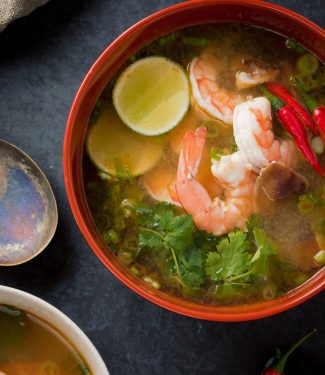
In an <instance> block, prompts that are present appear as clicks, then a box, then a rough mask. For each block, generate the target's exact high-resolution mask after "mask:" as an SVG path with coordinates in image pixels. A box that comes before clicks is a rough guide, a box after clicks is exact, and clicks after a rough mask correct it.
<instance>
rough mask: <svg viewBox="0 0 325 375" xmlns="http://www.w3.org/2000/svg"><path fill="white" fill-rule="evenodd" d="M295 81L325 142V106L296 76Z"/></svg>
mask: <svg viewBox="0 0 325 375" xmlns="http://www.w3.org/2000/svg"><path fill="white" fill-rule="evenodd" d="M292 81H293V83H294V84H295V85H296V86H297V87H298V89H299V91H300V93H301V96H302V97H303V99H304V101H305V103H306V105H307V108H308V109H309V111H310V112H311V114H312V117H313V120H314V121H315V124H316V125H317V126H318V129H319V130H320V133H321V135H322V138H323V141H324V143H325V106H324V105H320V104H319V103H318V102H317V101H316V100H315V99H314V98H313V97H311V96H310V95H309V94H307V92H306V90H305V87H304V85H303V84H302V83H301V82H300V81H298V80H297V79H296V78H293V79H292Z"/></svg>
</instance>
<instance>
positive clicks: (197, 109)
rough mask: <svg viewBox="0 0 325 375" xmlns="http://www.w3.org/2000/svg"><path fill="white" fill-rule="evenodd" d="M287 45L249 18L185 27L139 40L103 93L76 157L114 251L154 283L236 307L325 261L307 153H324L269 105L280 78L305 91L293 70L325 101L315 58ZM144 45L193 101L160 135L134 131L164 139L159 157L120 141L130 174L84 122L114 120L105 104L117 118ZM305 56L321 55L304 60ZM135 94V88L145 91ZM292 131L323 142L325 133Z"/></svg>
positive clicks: (324, 214)
mask: <svg viewBox="0 0 325 375" xmlns="http://www.w3.org/2000/svg"><path fill="white" fill-rule="evenodd" d="M295 46H297V45H296V44H295V43H294V41H290V43H286V39H285V38H283V37H282V36H280V35H277V34H274V33H272V32H270V31H266V30H263V29H260V28H254V27H251V26H247V25H241V24H223V25H218V24H216V25H213V24H211V25H210V24H209V25H202V26H193V27H190V28H186V29H183V30H180V31H177V32H174V33H172V34H168V35H166V36H163V37H161V38H159V39H158V40H156V41H154V42H152V43H151V44H149V45H147V46H146V47H144V48H142V49H141V50H140V51H139V52H138V53H137V54H136V55H134V56H132V57H131V58H130V59H129V61H128V62H127V63H126V65H125V66H123V67H122V68H121V71H120V72H119V73H118V74H117V75H116V77H114V78H113V79H112V80H111V82H110V83H109V84H108V86H107V88H106V90H105V91H104V92H103V94H102V96H101V98H100V100H99V102H98V103H97V105H96V107H95V109H94V111H93V114H92V116H91V120H90V124H89V133H88V141H87V152H86V153H85V157H84V179H85V189H86V196H87V200H88V203H89V207H90V210H91V212H92V214H93V218H94V221H95V223H96V225H97V228H98V230H99V232H100V233H101V235H102V237H103V239H104V241H105V242H106V243H107V245H108V247H109V249H110V250H109V251H113V252H114V253H115V254H116V255H117V257H118V258H119V259H120V261H121V262H122V263H123V264H124V265H125V266H127V267H129V268H130V270H131V271H132V272H133V273H134V274H135V275H137V276H138V277H140V278H142V279H143V280H144V281H145V282H147V283H149V284H150V285H151V286H152V287H153V288H156V289H160V290H162V291H164V292H166V293H171V294H174V295H176V296H182V297H184V298H188V299H191V300H194V301H196V302H198V303H202V304H210V305H226V304H227V305H236V304H242V303H253V302H255V301H258V300H263V299H273V298H276V297H277V296H278V295H283V294H285V293H287V292H289V291H290V290H292V289H294V288H296V287H297V286H299V285H300V284H302V283H304V282H305V281H306V280H308V279H309V278H310V277H311V276H312V275H314V274H315V273H316V272H318V271H319V272H321V271H320V270H321V268H322V266H323V265H324V263H325V259H324V258H325V251H324V249H325V179H324V177H323V176H322V175H321V174H320V173H317V171H315V169H314V168H313V166H312V165H311V163H310V162H311V158H313V160H314V161H315V160H317V163H319V165H320V168H321V169H322V168H325V153H324V152H323V149H322V148H321V147H318V149H317V150H316V151H317V154H315V153H314V152H313V151H312V150H311V148H310V154H309V155H312V156H310V157H309V159H308V156H306V155H307V154H306V152H305V150H306V149H307V148H308V147H309V146H308V145H305V148H304V147H302V146H301V145H299V144H297V140H296V139H295V134H291V133H290V134H291V136H290V134H289V133H288V129H287V128H286V127H284V126H283V124H282V123H281V121H280V120H279V116H277V114H279V111H280V109H279V108H277V109H276V111H273V112H272V108H271V104H272V103H271V101H269V99H268V98H267V97H265V95H264V94H263V91H262V90H261V87H262V86H263V90H264V92H266V91H265V90H266V89H265V87H264V84H265V85H266V87H267V84H268V82H271V81H272V82H277V83H278V84H280V85H282V86H283V87H285V88H286V89H287V90H289V93H290V95H292V96H293V97H294V98H296V99H297V100H298V101H300V102H303V97H301V96H300V94H299V91H298V90H297V88H296V87H295V86H294V85H292V83H291V82H292V81H290V78H292V77H294V78H295V79H297V80H299V81H300V82H301V83H302V84H303V85H304V87H305V88H306V90H307V91H308V94H309V95H311V96H312V97H313V98H314V99H315V100H316V101H318V102H319V103H320V104H321V105H322V104H325V81H324V74H325V68H324V65H323V64H322V63H321V62H320V61H318V60H317V59H316V58H315V57H314V56H313V55H311V54H310V53H309V52H308V51H305V50H304V48H303V47H302V46H299V48H297V49H295ZM289 47H290V48H289ZM292 47H293V48H292ZM149 56H163V57H164V58H167V59H168V60H171V61H173V62H176V63H177V64H178V65H180V66H181V67H182V69H183V71H184V72H186V75H187V76H188V79H189V82H190V88H189V90H190V95H191V104H190V108H189V110H188V111H187V113H186V114H185V116H184V117H183V119H182V120H181V121H180V122H179V123H178V124H177V125H176V126H175V127H174V128H173V129H171V130H169V131H168V132H167V133H164V134H162V135H158V134H159V133H157V136H152V135H151V136H150V137H149V136H145V135H141V137H143V139H148V138H150V139H151V145H156V146H155V147H156V148H159V157H157V158H156V159H157V160H158V161H156V162H155V164H154V165H152V164H153V163H152V160H153V158H152V157H151V156H150V154H148V153H147V151H146V149H145V148H144V147H142V146H141V140H140V143H139V144H138V148H137V150H136V151H135V150H133V146H132V149H128V148H127V146H125V145H124V144H123V145H121V149H120V150H119V155H120V154H121V153H123V152H124V154H125V155H128V156H129V157H131V156H132V155H134V157H135V158H138V157H139V153H140V154H141V158H142V159H141V161H142V162H143V160H146V158H147V160H148V166H147V168H144V170H143V173H141V174H138V173H135V174H133V173H132V168H130V167H129V166H128V165H127V163H125V162H124V161H121V159H123V158H119V157H117V158H115V159H114V165H115V170H113V172H112V167H110V168H109V170H108V168H105V165H103V164H102V163H100V162H99V161H98V158H97V157H96V155H95V154H96V153H97V151H98V149H96V152H94V151H93V149H94V148H95V147H94V146H91V142H90V141H89V139H90V138H91V137H92V132H93V130H92V129H96V127H98V128H99V127H100V126H106V129H109V126H110V124H109V123H105V124H104V123H103V119H102V117H101V113H102V112H103V111H104V108H105V111H106V110H107V108H110V111H111V113H112V116H115V117H116V119H118V121H121V120H120V119H119V114H118V113H117V112H116V111H115V109H114V106H112V102H113V99H112V90H113V92H114V85H115V84H116V80H117V81H119V76H120V73H121V72H123V71H124V69H125V68H126V67H127V66H130V65H131V64H132V63H134V61H136V62H137V63H139V62H140V63H141V60H142V59H144V58H147V57H149ZM306 56H312V60H313V59H316V61H317V62H316V63H315V62H314V65H315V66H314V67H312V69H311V68H310V64H309V65H308V64H305V63H304V60H306V61H307V60H308V61H309V63H310V57H309V58H306ZM306 61H305V62H306ZM313 61H314V60H313ZM305 65H306V66H305ZM307 65H308V66H307ZM131 68H132V66H131ZM157 90H159V86H157ZM137 95H138V98H139V100H140V99H141V95H143V93H142V92H138V93H137ZM153 95H154V94H153ZM280 102H281V101H279V102H278V103H280ZM281 103H282V104H281V105H283V107H285V106H286V103H285V102H284V101H283V102H281ZM294 116H298V120H297V123H299V124H303V122H302V120H301V119H300V117H299V115H298V114H294ZM308 116H309V115H308ZM114 121H115V120H114ZM284 125H285V124H284ZM119 126H120V127H123V128H125V129H126V130H125V129H124V130H125V131H128V132H129V133H128V137H130V139H133V137H134V136H137V137H139V135H138V134H135V133H134V132H133V131H132V130H129V129H127V127H126V125H124V124H123V122H122V121H121V123H120V125H119ZM114 129H115V127H114ZM114 131H115V130H114ZM301 131H304V132H305V133H306V134H307V133H308V140H311V138H312V137H314V138H315V135H317V137H318V140H317V142H316V143H317V144H318V145H319V144H323V142H324V138H323V140H321V135H319V134H312V132H310V130H309V129H305V130H301ZM111 137H112V138H114V132H112V135H111ZM306 139H307V136H306ZM311 143H312V142H311ZM310 147H311V146H310ZM140 150H142V152H140ZM308 150H309V149H308ZM109 152H110V150H109V149H107V153H109ZM130 155H131V156H130ZM155 155H157V153H156V152H155ZM110 158H113V156H112V155H110ZM123 160H125V158H124V159H123ZM274 163H276V164H277V165H275V166H274ZM268 168H270V171H269V172H267V170H268ZM277 169H278V170H279V171H280V170H281V173H280V172H279V174H277V172H276V171H277ZM277 176H280V177H277ZM281 176H287V177H286V179H285V180H284V179H283V178H282V177H281ZM265 186H266V188H265ZM272 189H273V190H274V192H273V193H272V191H273V190H272ZM279 197H280V198H279Z"/></svg>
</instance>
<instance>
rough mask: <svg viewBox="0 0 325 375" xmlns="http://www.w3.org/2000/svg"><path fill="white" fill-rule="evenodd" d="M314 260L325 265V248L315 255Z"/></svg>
mask: <svg viewBox="0 0 325 375" xmlns="http://www.w3.org/2000/svg"><path fill="white" fill-rule="evenodd" d="M314 260H315V262H316V263H317V264H318V265H319V266H325V250H319V252H318V253H317V254H315V255H314Z"/></svg>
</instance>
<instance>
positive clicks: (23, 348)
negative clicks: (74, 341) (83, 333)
mask: <svg viewBox="0 0 325 375" xmlns="http://www.w3.org/2000/svg"><path fill="white" fill-rule="evenodd" d="M0 373H1V374H6V375H20V374H22V375H28V374H32V375H49V374H51V375H52V374H53V375H54V374H60V375H91V372H90V370H89V366H88V365H87V364H86V362H85V361H84V360H83V359H82V357H81V355H80V354H79V353H78V351H77V350H76V349H75V348H74V347H73V346H72V345H71V344H70V343H69V342H68V341H67V340H66V339H65V338H64V336H63V335H61V334H60V333H59V332H58V331H57V330H55V329H54V328H53V327H51V326H50V325H48V324H47V323H45V322H44V321H42V320H40V319H39V318H37V317H36V316H34V315H32V314H30V313H28V312H25V311H22V310H19V309H17V308H15V307H12V306H3V305H0Z"/></svg>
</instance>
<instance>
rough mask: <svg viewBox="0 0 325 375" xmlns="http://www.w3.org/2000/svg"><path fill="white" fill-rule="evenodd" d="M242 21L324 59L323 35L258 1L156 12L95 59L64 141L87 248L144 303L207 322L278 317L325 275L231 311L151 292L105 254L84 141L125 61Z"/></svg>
mask: <svg viewBox="0 0 325 375" xmlns="http://www.w3.org/2000/svg"><path fill="white" fill-rule="evenodd" d="M211 22H242V23H246V24H250V25H254V26H258V27H263V28H266V29H269V30H272V31H274V32H277V33H279V34H282V35H284V36H285V37H290V38H294V39H295V40H297V41H298V42H299V43H301V44H303V45H304V46H306V47H307V48H308V49H309V50H310V51H312V52H313V53H315V54H316V55H317V56H318V57H319V58H320V59H321V60H322V61H324V60H325V47H324V46H325V31H324V30H323V29H321V28H320V27H318V26H316V25H315V24H313V23H312V22H311V21H309V20H307V19H305V18H304V17H302V16H300V15H298V14H296V13H294V12H292V11H289V10H287V9H285V8H282V7H279V6H277V5H274V4H270V3H265V2H262V1H256V0H255V1H254V0H248V1H237V0H228V1H218V2H216V1H213V0H205V1H204V0H203V1H195V0H194V1H187V2H185V3H181V4H178V5H175V6H172V7H169V8H166V9H164V10H162V11H160V12H158V13H155V14H153V15H151V16H149V17H147V18H145V19H143V20H142V21H140V22H138V23H137V24H135V25H134V26H133V27H131V28H130V29H128V30H127V31H126V32H124V33H123V34H122V35H121V36H120V37H118V38H117V39H116V40H115V41H114V42H113V43H112V44H111V45H110V46H109V47H108V48H107V49H106V50H105V51H104V52H103V54H102V55H101V56H100V57H99V59H98V60H97V61H96V62H95V64H94V65H93V66H92V68H91V69H90V71H89V72H88V74H87V76H86V78H85V79H84V81H83V83H82V85H81V87H80V89H79V91H78V93H77V96H76V98H75V101H74V103H73V105H72V109H71V112H70V116H69V119H68V122H67V128H66V133H65V140H64V151H63V163H64V177H65V183H66V189H67V194H68V198H69V201H70V205H71V208H72V211H73V214H74V216H75V219H76V221H77V223H78V225H79V227H80V229H81V231H82V233H83V235H84V237H85V238H86V240H87V241H88V243H89V245H90V247H91V248H92V249H93V251H94V252H95V253H96V254H97V256H98V257H99V258H100V259H101V261H102V262H103V263H104V264H105V266H106V267H107V268H108V269H109V270H110V271H111V272H112V273H113V274H114V275H115V276H116V277H118V278H119V279H120V280H121V281H122V282H124V283H125V284H126V285H127V286H129V287H130V288H131V289H133V290H134V291H136V292H137V293H139V294H140V295H142V296H143V297H145V298H147V299H148V300H150V301H152V302H154V303H156V304H158V305H160V306H163V307H165V308H167V309H169V310H172V311H175V312H178V313H181V314H184V315H188V316H192V317H196V318H201V319H207V320H216V321H242V320H250V319H258V318H262V317H265V316H269V315H272V314H275V313H279V312H281V311H283V310H286V309H288V308H291V307H293V306H295V305H297V304H299V303H301V302H302V301H304V300H306V299H308V298H310V297H311V296H312V295H314V294H316V293H317V292H319V291H320V290H322V289H324V286H325V270H324V269H323V270H321V271H320V272H318V273H317V274H316V275H314V276H313V277H312V278H311V279H309V280H308V282H306V283H305V284H303V285H301V286H300V287H298V288H296V289H295V290H293V291H291V292H290V293H288V294H286V295H285V296H282V297H278V298H276V299H275V300H273V301H267V302H259V303H254V304H250V305H242V306H233V307H213V306H204V305H199V304H197V303H193V302H189V301H186V300H184V299H181V298H176V297H174V296H171V295H169V294H166V293H163V292H161V291H159V290H155V289H153V288H151V287H150V286H148V285H147V284H146V283H144V282H143V281H142V280H140V279H139V278H137V277H135V276H134V275H133V274H132V273H131V272H130V271H129V270H128V269H127V268H126V267H124V266H123V265H122V264H121V263H120V262H119V261H118V259H117V257H115V255H114V254H113V253H112V252H110V251H109V250H108V249H107V246H106V245H105V243H104V241H103V240H102V238H101V236H100V234H99V232H98V231H97V229H96V226H95V223H94V221H93V219H92V216H91V213H90V211H89V208H88V205H87V201H86V197H85V192H84V185H83V172H82V159H83V152H84V147H83V146H84V139H85V135H86V131H87V123H88V119H89V116H90V113H91V110H92V108H93V106H94V104H95V102H96V100H97V98H98V97H99V95H100V93H101V92H102V90H103V89H104V87H105V86H106V84H107V83H108V81H109V80H110V78H111V77H112V76H113V75H114V74H115V73H116V72H117V71H118V69H119V68H120V67H121V65H122V64H123V63H124V62H125V61H126V60H127V58H128V57H130V56H131V55H133V54H134V53H135V52H136V51H137V50H139V49H140V48H141V47H143V46H144V45H146V44H147V43H149V42H151V41H152V40H154V39H156V38H158V37H160V36H162V35H164V34H167V33H169V32H172V31H175V30H178V29H181V28H184V27H187V26H192V25H196V24H203V23H211Z"/></svg>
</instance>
